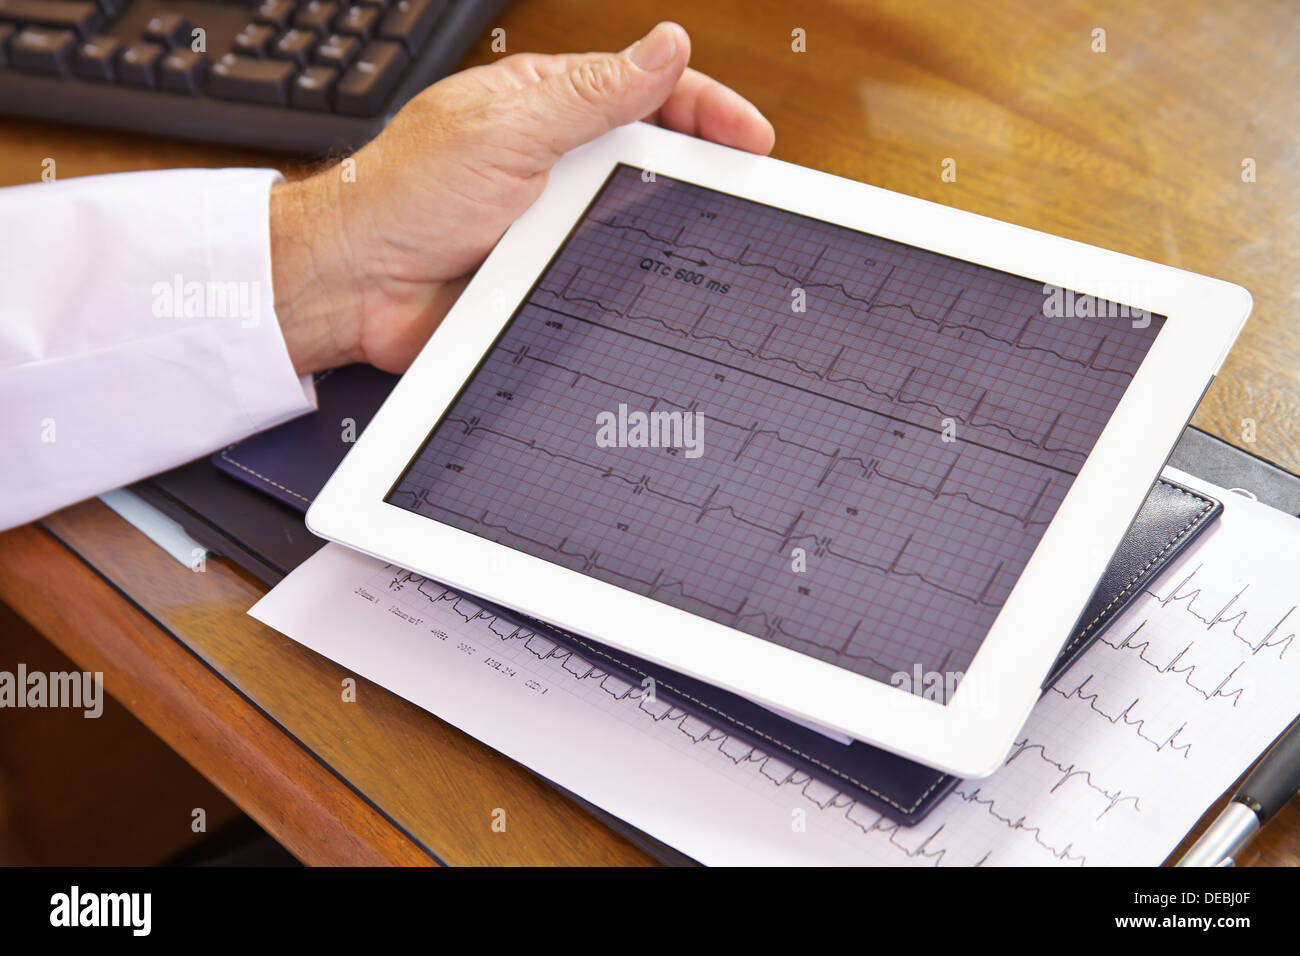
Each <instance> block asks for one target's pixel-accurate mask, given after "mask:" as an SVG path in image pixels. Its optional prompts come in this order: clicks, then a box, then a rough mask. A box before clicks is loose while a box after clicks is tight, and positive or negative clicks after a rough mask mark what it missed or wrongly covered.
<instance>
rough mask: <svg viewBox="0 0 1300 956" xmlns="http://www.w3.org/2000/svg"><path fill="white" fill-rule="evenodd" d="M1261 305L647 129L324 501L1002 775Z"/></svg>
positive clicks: (877, 739) (432, 570) (501, 250)
mask: <svg viewBox="0 0 1300 956" xmlns="http://www.w3.org/2000/svg"><path fill="white" fill-rule="evenodd" d="M1136 227H1137V228H1140V226H1136ZM1250 306H1251V299H1250V296H1249V294H1248V293H1247V292H1246V291H1245V290H1244V289H1241V288H1239V287H1237V286H1234V285H1230V284H1228V283H1225V282H1221V281H1217V280H1214V279H1209V278H1205V277H1203V276H1198V275H1193V274H1190V273H1187V272H1182V271H1179V270H1177V269H1172V268H1169V267H1166V266H1161V265H1157V264H1153V263H1150V262H1144V261H1141V260H1138V259H1134V258H1131V257H1129V256H1124V255H1120V254H1117V253H1114V252H1108V251H1105V250H1102V249H1098V248H1094V247H1090V246H1087V245H1083V244H1080V243H1077V242H1072V241H1070V240H1066V239H1062V238H1058V237H1054V236H1049V235H1044V234H1042V233H1038V232H1033V231H1031V230H1028V229H1023V228H1020V227H1017V226H1013V225H1009V224H1007V223H1003V222H997V221H993V220H989V219H985V218H982V217H979V216H976V215H972V214H969V213H965V212H960V211H957V210H954V209H950V208H947V207H944V206H940V205H937V204H934V203H929V202H925V201H922V200H918V199H914V198H910V197H907V196H903V195H899V194H897V193H893V192H889V191H886V190H883V189H878V188H873V187H871V186H866V185H863V184H860V183H856V182H851V181H848V180H844V179H840V178H837V177H834V176H830V175H827V174H824V173H819V172H815V171H813V170H810V169H805V168H801V167H796V166H792V165H789V164H787V163H782V162H779V161H776V160H773V159H769V158H766V157H757V156H752V155H748V154H744V153H740V152H737V151H734V150H731V149H727V148H724V147H721V146H717V145H714V144H710V143H706V142H703V141H700V140H697V139H693V138H690V137H686V136H682V135H679V134H676V133H672V132H668V131H665V130H661V129H658V128H656V127H652V126H648V125H644V124H633V125H630V126H626V127H622V128H620V129H618V130H615V131H614V132H612V133H610V134H608V135H606V136H604V137H602V138H601V139H599V140H597V141H595V142H593V143H591V144H588V145H587V146H585V147H583V148H581V149H578V150H576V151H574V152H573V153H571V154H569V155H567V156H566V157H564V159H563V160H562V161H561V162H560V163H559V164H558V165H557V166H556V167H555V169H554V171H553V172H552V174H551V177H550V180H549V183H548V185H547V187H546V189H545V191H544V192H543V194H542V195H541V197H540V198H539V199H538V200H537V201H536V203H534V205H533V206H532V207H531V208H530V209H529V210H528V211H527V212H526V213H525V214H524V215H523V216H522V217H521V218H520V219H519V220H518V221H517V222H516V223H515V224H514V225H513V226H512V227H511V228H510V230H509V231H508V232H507V233H506V234H505V235H504V236H503V237H502V239H501V241H500V243H499V244H498V245H497V247H496V248H495V250H494V251H493V252H492V254H491V255H490V256H489V257H488V259H487V260H486V261H485V262H484V264H483V265H482V267H481V268H480V269H479V270H478V272H477V274H476V275H475V277H474V278H473V280H472V281H471V282H470V284H469V286H468V287H467V288H466V289H465V291H464V293H463V294H462V295H461V297H460V299H459V300H458V301H457V303H456V304H455V306H454V307H453V308H452V310H451V311H450V313H449V314H448V315H447V317H446V319H445V320H444V321H443V322H442V324H441V326H440V327H439V328H438V330H437V331H436V333H435V334H434V335H433V337H432V338H431V339H430V341H429V342H428V344H427V345H426V346H425V348H424V349H423V351H422V352H421V353H420V355H419V357H418V358H417V359H416V361H415V362H414V364H413V365H412V366H411V368H410V370H409V371H408V372H407V373H406V375H405V376H404V377H403V378H402V379H401V381H400V382H399V383H398V385H397V387H396V388H395V390H394V391H393V393H392V395H391V396H390V397H389V399H388V400H387V401H386V402H385V404H384V405H383V407H382V408H381V409H380V410H379V412H378V414H377V416H376V417H375V419H374V420H373V422H372V423H371V424H370V426H369V427H368V428H367V429H366V431H365V432H364V433H363V434H362V436H361V437H360V439H359V440H358V441H357V443H356V444H355V446H354V447H353V448H352V450H351V451H350V452H349V454H348V456H347V457H346V459H345V460H344V462H343V463H342V465H341V466H340V467H339V468H338V470H337V471H336V472H335V473H334V475H333V476H332V477H331V478H330V480H329V482H328V483H327V484H326V486H325V488H324V489H323V491H322V492H321V494H320V495H319V497H317V498H316V500H315V502H314V503H313V504H312V506H311V508H310V510H309V511H308V514H307V523H308V526H309V527H310V528H311V530H312V531H314V532H315V533H317V534H318V535H321V536H323V537H326V538H330V539H333V540H336V541H340V542H342V543H344V544H346V545H349V546H351V547H353V548H356V549H359V550H361V551H365V552H367V553H370V554H372V555H375V556H378V557H381V558H383V559H385V560H387V561H391V562H393V563H395V564H399V565H401V566H403V567H405V568H409V569H412V570H414V571H418V572H420V573H422V574H427V575H429V576H430V577H432V578H435V579H437V580H439V581H442V582H445V583H447V584H449V585H451V586H453V587H456V588H459V589H462V590H464V591H467V592H469V593H472V594H476V595H479V596H481V597H483V598H485V599H487V600H489V601H492V602H494V603H497V604H500V605H505V606H508V607H511V608H514V609H516V610H518V611H520V612H523V613H525V614H528V615H532V616H534V617H538V618H541V619H544V620H546V621H549V622H551V623H553V624H555V625H558V626H560V627H563V628H566V629H569V630H572V631H574V632H576V633H579V634H583V635H586V636H588V637H590V638H592V639H594V640H597V641H599V642H602V643H605V644H609V645H613V646H615V647H619V648H622V649H624V650H626V651H627V652H629V653H631V654H635V655H638V656H640V657H644V658H648V659H651V660H654V661H657V662H659V663H661V664H663V665H664V666H666V667H669V668H671V669H673V670H677V671H681V672H684V673H687V674H690V675H693V676H695V677H698V678H700V679H702V680H706V681H709V682H711V683H714V684H717V685H719V686H721V687H724V688H726V689H728V690H731V691H733V692H735V693H738V694H742V695H744V696H746V697H748V698H751V699H753V700H755V701H757V702H759V703H762V704H764V705H766V706H769V707H771V708H773V709H774V710H777V711H779V712H781V713H783V714H786V715H788V716H792V717H795V718H797V719H801V720H804V721H806V722H811V723H813V724H815V725H818V726H821V727H824V728H827V729H829V730H831V731H833V732H837V733H839V734H843V735H847V736H848V737H851V738H855V739H860V740H864V741H867V742H869V743H871V744H875V745H877V746H880V747H884V748H886V749H889V750H892V751H894V752H896V753H899V754H902V755H904V756H906V757H909V758H911V759H913V760H917V761H920V762H922V763H926V764H929V765H931V766H934V767H937V768H940V769H942V770H945V771H947V772H949V773H954V774H957V775H960V776H963V777H977V776H983V775H986V774H988V773H991V772H992V771H993V770H994V769H995V768H996V767H997V766H998V764H999V763H1000V761H1001V760H1002V759H1003V757H1004V755H1005V753H1006V751H1007V748H1008V746H1009V745H1010V744H1011V743H1012V741H1013V738H1014V735H1015V734H1016V732H1017V731H1018V730H1019V728H1020V726H1021V725H1022V723H1023V722H1024V720H1025V718H1026V717H1027V715H1028V713H1029V710H1030V708H1031V707H1032V706H1033V705H1034V702H1035V701H1036V700H1037V699H1038V696H1039V691H1040V685H1041V683H1042V681H1043V680H1044V678H1045V676H1046V674H1047V671H1048V668H1049V667H1050V665H1051V664H1052V661H1053V660H1054V659H1055V658H1056V656H1057V654H1058V653H1059V651H1060V650H1061V647H1062V644H1063V643H1064V641H1065V640H1066V639H1067V636H1068V635H1069V634H1070V633H1071V630H1072V628H1073V627H1074V625H1075V621H1076V619H1077V618H1078V617H1079V615H1080V614H1081V612H1082V610H1083V608H1084V606H1085V604H1086V602H1087V600H1088V597H1089V596H1090V594H1091V593H1092V591H1093V589H1094V587H1095V585H1096V583H1097V581H1098V580H1099V578H1100V576H1101V574H1102V572H1103V571H1104V569H1105V567H1106V565H1107V563H1108V561H1109V559H1110V557H1111V555H1112V553H1113V552H1114V550H1115V548H1116V546H1117V545H1118V544H1119V542H1120V540H1121V539H1122V537H1123V535H1124V533H1125V530H1126V529H1127V527H1128V525H1129V523H1130V522H1131V520H1132V518H1133V516H1134V515H1135V514H1136V512H1137V510H1138V508H1139V506H1140V505H1141V504H1142V502H1143V500H1144V498H1145V496H1146V494H1147V492H1148V490H1149V489H1150V487H1151V485H1152V483H1153V482H1154V481H1155V479H1156V477H1157V476H1158V474H1159V472H1160V469H1161V466H1162V465H1163V464H1164V462H1165V459H1166V457H1167V456H1168V454H1169V452H1170V450H1171V449H1172V448H1173V446H1174V443H1175V441H1176V440H1177V438H1178V436H1179V434H1180V432H1181V431H1182V429H1183V426H1184V425H1185V423H1186V422H1187V420H1188V418H1189V417H1190V415H1191V413H1192V411H1193V410H1194V409H1195V407H1196V405H1197V403H1198V401H1199V400H1200V398H1201V396H1202V394H1203V393H1204V391H1205V389H1206V387H1207V386H1208V385H1209V383H1210V381H1211V380H1212V378H1213V376H1214V374H1215V372H1216V371H1217V370H1218V368H1219V366H1220V364H1221V363H1222V361H1223V359H1224V356H1225V355H1226V353H1227V351H1228V349H1229V347H1230V346H1231V344H1232V342H1233V340H1234V338H1235V337H1236V335H1237V333H1238V332H1239V330H1240V328H1241V326H1242V324H1243V323H1244V322H1245V320H1246V317H1247V315H1248V314H1249V311H1250Z"/></svg>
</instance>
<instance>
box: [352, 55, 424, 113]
mask: <svg viewBox="0 0 1300 956" xmlns="http://www.w3.org/2000/svg"><path fill="white" fill-rule="evenodd" d="M409 60H410V57H408V56H407V55H406V51H405V50H403V49H402V47H401V44H398V43H388V42H385V41H383V40H372V41H371V42H370V43H367V44H366V48H365V50H364V51H362V53H361V59H359V60H357V63H356V66H354V67H352V69H350V70H348V72H347V73H346V74H345V75H344V77H343V79H342V80H340V81H339V88H338V111H339V112H340V113H347V114H349V115H351V116H374V115H375V114H376V113H378V112H379V111H380V110H381V109H382V108H383V106H384V103H386V102H387V101H388V94H390V93H391V92H393V88H394V87H396V86H397V81H398V80H400V79H401V78H402V73H403V72H404V71H405V70H406V64H407V62H408V61H409Z"/></svg>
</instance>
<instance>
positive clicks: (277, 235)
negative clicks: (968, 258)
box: [269, 175, 363, 374]
mask: <svg viewBox="0 0 1300 956" xmlns="http://www.w3.org/2000/svg"><path fill="white" fill-rule="evenodd" d="M331 189H337V185H336V184H335V183H334V181H333V177H330V176H328V175H326V176H314V177H311V178H310V179H305V180H302V181H300V182H293V183H281V184H279V185H277V186H273V187H272V188H271V196H270V201H269V216H270V236H271V283H272V292H273V295H274V299H275V315H276V319H277V321H278V322H279V324H280V333H281V335H282V336H283V337H284V343H285V347H286V348H287V349H288V351H289V358H290V359H291V360H292V362H293V367H294V370H295V371H297V372H298V373H299V374H304V373H308V372H316V371H320V370H322V369H326V368H334V367H336V366H339V365H346V364H348V363H350V362H357V361H360V360H361V359H362V358H363V355H362V351H361V315H362V310H361V302H360V295H359V294H358V287H359V283H358V280H357V276H356V274H355V271H354V269H353V268H352V266H351V264H350V263H349V261H348V257H347V254H346V243H345V240H344V229H343V225H344V224H343V222H342V214H341V209H340V206H339V203H338V201H337V200H338V197H337V196H331V195H329V193H330V191H331Z"/></svg>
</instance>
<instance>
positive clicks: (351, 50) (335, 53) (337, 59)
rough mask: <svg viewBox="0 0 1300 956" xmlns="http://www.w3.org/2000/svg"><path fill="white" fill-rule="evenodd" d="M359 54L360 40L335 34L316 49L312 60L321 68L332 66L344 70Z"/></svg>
mask: <svg viewBox="0 0 1300 956" xmlns="http://www.w3.org/2000/svg"><path fill="white" fill-rule="evenodd" d="M360 54H361V41H360V40H358V39H357V38H356V37H345V36H340V35H339V34H337V33H335V34H332V35H331V36H330V37H329V39H327V40H326V41H325V42H324V43H322V44H321V45H320V46H318V47H317V48H316V55H315V56H313V57H312V59H313V60H315V61H316V62H317V63H320V64H321V65H323V66H333V67H337V68H338V69H340V70H346V69H347V68H348V67H350V66H351V65H352V61H353V60H355V59H356V58H357V57H358V56H359V55H360Z"/></svg>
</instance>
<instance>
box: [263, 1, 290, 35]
mask: <svg viewBox="0 0 1300 956" xmlns="http://www.w3.org/2000/svg"><path fill="white" fill-rule="evenodd" d="M295 6H296V4H295V3H294V0H262V3H261V5H260V6H258V8H257V12H256V13H255V14H253V18H254V19H255V20H257V21H259V22H260V23H269V24H270V25H271V26H273V27H275V28H276V29H277V30H283V29H284V28H285V27H287V26H288V25H289V19H290V18H291V17H292V16H293V10H294V7H295Z"/></svg>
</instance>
